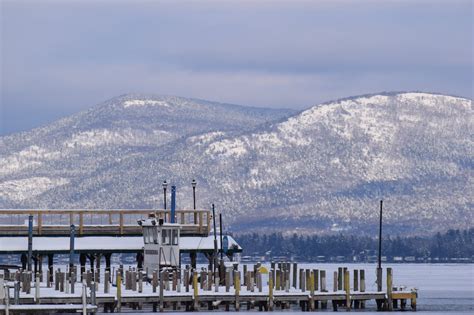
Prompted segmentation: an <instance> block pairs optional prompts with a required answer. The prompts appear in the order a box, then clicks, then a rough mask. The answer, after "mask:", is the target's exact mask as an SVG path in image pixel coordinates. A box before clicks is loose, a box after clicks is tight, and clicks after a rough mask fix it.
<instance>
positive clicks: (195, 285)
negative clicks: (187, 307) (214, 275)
mask: <svg viewBox="0 0 474 315" xmlns="http://www.w3.org/2000/svg"><path fill="white" fill-rule="evenodd" d="M198 292H199V291H198V279H197V272H196V271H194V272H193V298H194V310H195V311H197V310H198V308H199V301H198V299H199V295H198V294H199V293H198Z"/></svg>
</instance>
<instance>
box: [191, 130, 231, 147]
mask: <svg viewBox="0 0 474 315" xmlns="http://www.w3.org/2000/svg"><path fill="white" fill-rule="evenodd" d="M224 135H225V133H224V132H222V131H213V132H208V133H205V134H202V135H199V136H194V137H190V138H189V141H191V142H196V143H197V144H204V143H208V142H211V141H213V140H214V139H215V138H217V137H220V136H224Z"/></svg>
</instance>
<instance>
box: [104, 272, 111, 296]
mask: <svg viewBox="0 0 474 315" xmlns="http://www.w3.org/2000/svg"><path fill="white" fill-rule="evenodd" d="M104 293H105V294H108V293H110V271H106V272H105V273H104Z"/></svg>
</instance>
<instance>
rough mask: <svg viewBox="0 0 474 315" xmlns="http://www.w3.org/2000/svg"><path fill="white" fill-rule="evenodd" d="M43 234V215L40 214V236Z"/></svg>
mask: <svg viewBox="0 0 474 315" xmlns="http://www.w3.org/2000/svg"><path fill="white" fill-rule="evenodd" d="M42 232H43V214H42V213H41V212H38V235H41V233H42Z"/></svg>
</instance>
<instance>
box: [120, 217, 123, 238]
mask: <svg viewBox="0 0 474 315" xmlns="http://www.w3.org/2000/svg"><path fill="white" fill-rule="evenodd" d="M119 232H120V235H122V234H123V213H122V212H120V223H119Z"/></svg>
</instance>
